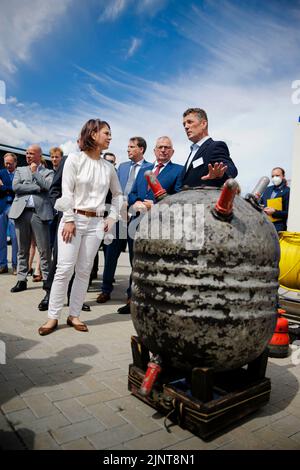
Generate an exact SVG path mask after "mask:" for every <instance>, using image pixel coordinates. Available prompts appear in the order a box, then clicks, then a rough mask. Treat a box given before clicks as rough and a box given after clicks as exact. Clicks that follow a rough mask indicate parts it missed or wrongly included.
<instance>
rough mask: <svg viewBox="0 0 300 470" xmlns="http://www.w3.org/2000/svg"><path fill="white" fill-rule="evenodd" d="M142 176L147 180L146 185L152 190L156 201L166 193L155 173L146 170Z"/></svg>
mask: <svg viewBox="0 0 300 470" xmlns="http://www.w3.org/2000/svg"><path fill="white" fill-rule="evenodd" d="M144 176H145V178H146V180H147V183H148V185H149V186H150V188H151V189H152V191H153V194H154V197H155V199H156V200H157V201H159V200H160V199H162V198H163V197H165V196H166V195H167V191H166V190H165V189H164V188H163V187H162V185H161V184H160V182H159V181H158V179H157V178H156V176H155V174H154V173H152V171H150V170H147V171H145V173H144Z"/></svg>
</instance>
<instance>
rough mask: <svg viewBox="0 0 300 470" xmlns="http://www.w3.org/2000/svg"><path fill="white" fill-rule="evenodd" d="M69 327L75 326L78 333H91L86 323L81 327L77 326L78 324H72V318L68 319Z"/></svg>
mask: <svg viewBox="0 0 300 470" xmlns="http://www.w3.org/2000/svg"><path fill="white" fill-rule="evenodd" d="M67 325H69V326H73V328H75V330H77V331H89V329H88V327H87V326H86V324H85V323H82V324H81V325H76V323H73V322H72V320H71V318H70V317H68V318H67Z"/></svg>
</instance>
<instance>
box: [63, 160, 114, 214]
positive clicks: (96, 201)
mask: <svg viewBox="0 0 300 470" xmlns="http://www.w3.org/2000/svg"><path fill="white" fill-rule="evenodd" d="M109 189H110V190H111V193H112V201H111V207H110V212H109V214H108V217H112V218H113V219H115V220H118V218H119V211H120V209H121V206H122V203H123V197H122V189H121V186H120V183H119V179H118V176H117V173H116V171H115V169H114V166H113V165H112V164H111V163H109V162H107V161H106V160H104V159H103V158H99V159H97V160H94V159H92V158H90V157H89V156H88V155H87V154H86V153H85V152H80V153H70V154H69V156H68V158H67V159H66V163H65V166H64V169H63V175H62V197H61V198H60V199H58V200H57V201H56V203H55V209H57V210H59V211H62V212H63V213H64V214H63V219H64V221H65V222H73V221H74V219H75V217H74V209H80V210H85V211H91V212H96V213H97V214H98V215H101V214H102V213H104V211H105V199H106V196H107V193H108V190H109Z"/></svg>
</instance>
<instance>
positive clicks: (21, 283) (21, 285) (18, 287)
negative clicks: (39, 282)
mask: <svg viewBox="0 0 300 470" xmlns="http://www.w3.org/2000/svg"><path fill="white" fill-rule="evenodd" d="M26 289H27V281H18V282H17V284H16V285H15V286H14V287H12V289H10V292H21V291H22V290H26Z"/></svg>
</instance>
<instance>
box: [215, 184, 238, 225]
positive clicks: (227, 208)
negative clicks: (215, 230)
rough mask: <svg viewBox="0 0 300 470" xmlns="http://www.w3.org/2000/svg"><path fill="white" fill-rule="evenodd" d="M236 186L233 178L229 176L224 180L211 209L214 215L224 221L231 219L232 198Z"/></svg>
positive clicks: (236, 188)
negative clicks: (218, 195)
mask: <svg viewBox="0 0 300 470" xmlns="http://www.w3.org/2000/svg"><path fill="white" fill-rule="evenodd" d="M238 187H239V185H238V183H237V182H236V181H235V180H234V179H233V178H230V179H228V180H227V181H226V182H225V184H224V186H223V189H222V192H221V194H220V197H219V199H218V200H217V202H216V205H215V207H214V208H213V209H212V213H213V215H214V216H215V217H217V218H218V219H221V220H226V221H228V220H231V219H232V216H233V210H232V206H233V200H234V197H235V195H236V192H237V190H238Z"/></svg>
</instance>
